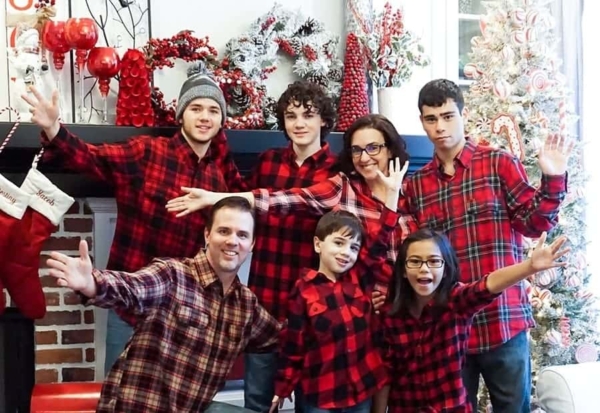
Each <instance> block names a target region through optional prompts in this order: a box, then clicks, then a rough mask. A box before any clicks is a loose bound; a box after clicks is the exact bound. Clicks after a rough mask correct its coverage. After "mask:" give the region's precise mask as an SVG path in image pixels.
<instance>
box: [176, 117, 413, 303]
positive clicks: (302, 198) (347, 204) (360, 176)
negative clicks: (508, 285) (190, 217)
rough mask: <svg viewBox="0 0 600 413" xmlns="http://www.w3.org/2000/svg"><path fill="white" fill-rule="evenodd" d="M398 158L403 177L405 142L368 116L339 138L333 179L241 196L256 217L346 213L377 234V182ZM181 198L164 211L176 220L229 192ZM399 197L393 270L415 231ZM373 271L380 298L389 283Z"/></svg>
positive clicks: (381, 194) (193, 191)
mask: <svg viewBox="0 0 600 413" xmlns="http://www.w3.org/2000/svg"><path fill="white" fill-rule="evenodd" d="M393 159H399V160H400V165H401V167H402V171H403V174H405V173H406V171H407V169H408V153H407V152H406V142H404V139H402V137H401V136H400V134H399V133H398V131H397V130H396V128H395V127H394V125H393V124H392V123H391V122H390V121H389V120H388V119H387V118H385V117H384V116H381V115H377V114H371V115H367V116H364V117H361V118H359V119H357V120H356V121H355V122H354V123H353V124H352V125H351V126H350V128H348V130H346V132H345V133H344V138H343V149H342V151H341V152H340V153H339V155H338V159H337V162H336V165H335V170H336V171H337V174H336V175H334V176H333V177H331V178H329V179H327V180H324V181H323V182H321V183H318V184H316V185H313V186H309V187H306V188H293V189H288V190H280V191H270V190H268V189H257V190H254V191H252V192H245V193H241V194H236V195H241V196H244V197H246V198H247V199H248V200H249V201H250V202H251V203H252V204H253V205H254V206H255V208H256V211H257V213H258V214H311V215H316V216H322V215H324V214H325V213H327V212H329V211H332V210H342V211H348V212H351V213H353V214H354V215H356V216H357V217H358V218H359V219H360V220H361V222H362V224H363V225H364V227H365V229H366V230H367V231H374V232H377V231H379V228H380V227H381V223H380V217H381V211H382V210H383V208H385V205H384V200H385V199H386V191H387V188H386V185H385V183H384V181H383V179H381V177H382V176H388V173H389V172H388V166H389V163H390V161H391V160H393ZM183 190H184V191H185V192H187V194H186V195H184V196H181V197H179V198H175V199H173V200H171V201H169V203H168V204H167V208H168V209H169V210H170V211H171V212H174V213H177V214H178V216H184V215H187V214H189V213H190V212H193V211H197V210H199V209H202V208H205V207H208V206H212V205H214V203H216V202H217V201H219V200H220V199H221V198H224V197H226V196H230V195H231V194H229V193H214V192H208V191H205V190H202V189H197V188H184V189H183ZM406 211H407V207H406V201H405V199H404V197H403V196H401V197H400V200H399V202H398V212H400V214H401V216H400V219H399V220H398V225H397V227H396V230H395V232H394V234H392V237H391V240H390V243H389V247H388V252H387V258H388V259H387V264H388V265H390V266H393V265H394V262H395V260H396V255H397V251H398V248H399V246H400V243H401V242H402V240H403V239H404V238H406V236H407V235H408V234H409V233H410V232H412V231H414V230H416V229H417V226H416V223H415V221H414V219H413V217H412V215H410V214H408V213H406ZM385 273H388V274H389V273H391V271H389V272H387V271H379V270H377V271H376V273H375V274H374V278H375V279H377V286H376V288H374V289H375V290H377V291H380V292H381V293H383V294H384V295H385V293H386V292H387V284H388V283H389V279H388V278H387V277H385V276H384V275H383V274H385Z"/></svg>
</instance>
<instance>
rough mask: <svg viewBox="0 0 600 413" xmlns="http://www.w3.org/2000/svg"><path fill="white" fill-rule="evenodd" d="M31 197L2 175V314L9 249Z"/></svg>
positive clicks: (1, 310)
mask: <svg viewBox="0 0 600 413" xmlns="http://www.w3.org/2000/svg"><path fill="white" fill-rule="evenodd" d="M30 197H31V195H29V194H28V193H26V192H24V191H23V190H21V189H20V188H19V187H18V186H16V185H15V184H13V183H12V182H10V181H9V180H8V179H6V178H5V177H3V176H2V175H0V314H2V313H4V308H5V306H6V302H5V301H4V291H3V290H4V282H3V280H4V278H5V276H6V265H5V264H6V262H7V261H8V260H9V255H8V248H9V246H10V245H12V243H13V242H15V240H16V239H17V238H18V237H19V234H18V231H19V228H18V227H19V224H20V220H21V218H22V217H23V214H24V213H25V210H26V209H27V205H28V204H29V199H30Z"/></svg>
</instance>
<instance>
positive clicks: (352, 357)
mask: <svg viewBox="0 0 600 413" xmlns="http://www.w3.org/2000/svg"><path fill="white" fill-rule="evenodd" d="M399 217H400V216H399V214H397V213H395V212H392V211H391V210H389V209H388V208H385V209H384V211H383V212H382V213H381V220H380V223H379V226H378V227H371V228H369V229H368V230H367V233H366V239H365V240H364V242H363V244H364V245H363V247H362V248H361V251H360V254H359V257H358V260H357V262H356V264H355V265H354V267H352V269H350V271H348V272H347V273H346V274H344V275H342V276H340V277H339V278H338V279H337V281H336V282H332V281H331V280H329V279H328V278H327V277H326V276H325V275H323V274H321V273H319V272H318V271H316V270H307V272H306V273H305V274H304V275H303V276H302V277H301V278H300V279H299V280H298V281H297V282H296V285H295V287H294V289H293V290H292V293H291V294H290V300H289V306H288V307H289V308H288V311H289V316H288V324H287V328H285V329H283V330H282V331H281V334H280V341H279V347H280V356H279V368H278V372H277V376H276V381H275V394H276V395H278V396H279V397H280V398H283V397H288V396H289V395H290V393H291V392H292V390H293V389H294V388H296V385H297V384H298V381H300V386H301V389H302V399H303V401H304V402H306V403H307V404H309V405H311V406H316V407H319V408H322V409H338V408H346V407H351V406H355V405H356V404H358V403H361V402H363V401H365V400H367V399H368V398H369V397H371V396H372V395H373V394H374V393H375V392H376V391H377V390H378V389H380V388H381V387H383V385H384V384H385V378H386V374H385V368H384V365H383V361H382V358H381V349H380V348H379V347H378V346H377V345H376V343H375V340H374V335H375V334H374V332H375V331H376V330H379V328H378V326H377V325H375V323H376V322H377V319H378V317H377V316H375V313H374V312H373V307H372V305H371V292H372V291H373V287H374V284H375V279H374V274H373V272H374V271H373V269H381V270H382V271H384V272H385V274H384V276H386V277H388V278H389V277H391V267H390V266H388V265H386V264H385V261H386V259H387V249H388V244H389V240H390V237H391V235H392V233H393V232H394V229H395V227H396V225H397V223H398V219H399Z"/></svg>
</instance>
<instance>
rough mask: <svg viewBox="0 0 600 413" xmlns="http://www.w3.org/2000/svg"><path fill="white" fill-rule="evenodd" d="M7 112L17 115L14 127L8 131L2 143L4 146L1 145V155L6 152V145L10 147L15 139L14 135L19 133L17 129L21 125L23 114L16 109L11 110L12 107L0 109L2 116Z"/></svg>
mask: <svg viewBox="0 0 600 413" xmlns="http://www.w3.org/2000/svg"><path fill="white" fill-rule="evenodd" d="M7 111H10V112H13V113H14V114H15V120H14V123H13V125H12V127H11V128H10V130H9V131H8V134H7V135H6V137H5V138H4V142H2V144H0V153H1V152H2V151H3V150H4V148H5V147H6V145H8V142H9V141H10V139H11V138H12V137H13V135H14V134H15V132H16V131H17V128H18V127H19V125H20V124H21V114H20V113H19V111H18V110H16V109H15V108H11V107H10V106H7V107H5V108H2V109H0V115H2V114H3V113H4V112H7Z"/></svg>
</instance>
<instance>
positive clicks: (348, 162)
mask: <svg viewBox="0 0 600 413" xmlns="http://www.w3.org/2000/svg"><path fill="white" fill-rule="evenodd" d="M361 129H375V130H378V131H379V132H381V134H382V135H383V138H384V140H385V147H386V148H387V149H388V150H389V151H390V155H391V159H395V158H400V165H404V163H405V162H406V161H407V160H408V152H406V142H405V141H404V139H403V138H402V136H400V134H399V133H398V130H396V127H395V126H394V124H393V123H392V122H390V120H389V119H388V118H386V117H385V116H382V115H378V114H370V115H366V116H363V117H360V118H358V119H356V120H355V121H354V122H353V123H352V125H350V127H349V128H348V129H346V131H345V132H344V142H343V147H342V150H341V152H340V153H339V155H338V157H337V162H336V166H335V168H336V170H337V171H339V172H343V173H345V174H346V175H350V174H351V173H353V172H354V171H355V169H354V164H353V163H352V136H353V135H354V133H355V132H356V131H358V130H361Z"/></svg>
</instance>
